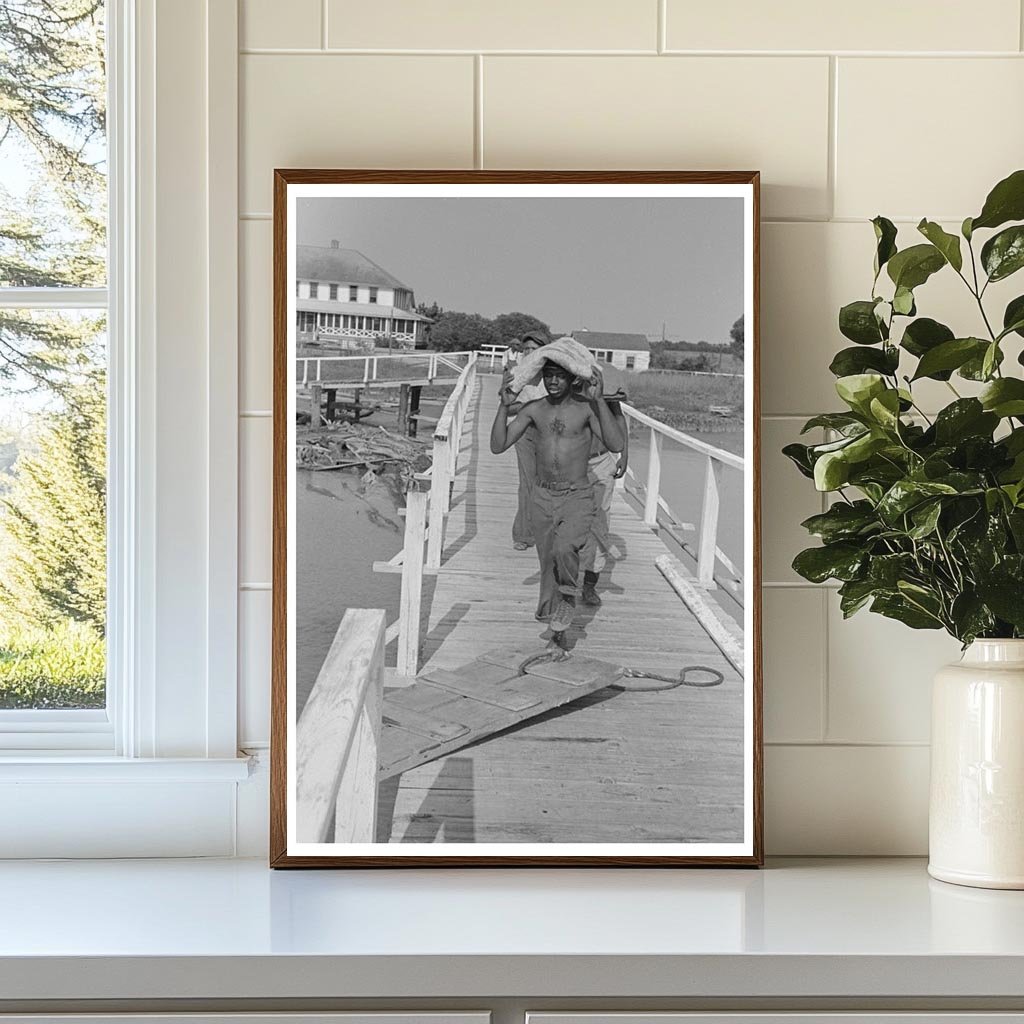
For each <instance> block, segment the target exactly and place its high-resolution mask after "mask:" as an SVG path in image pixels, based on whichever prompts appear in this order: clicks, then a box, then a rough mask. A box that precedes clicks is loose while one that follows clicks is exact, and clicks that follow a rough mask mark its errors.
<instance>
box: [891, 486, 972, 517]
mask: <svg viewBox="0 0 1024 1024" xmlns="http://www.w3.org/2000/svg"><path fill="white" fill-rule="evenodd" d="M956 493H957V489H956V488H955V487H953V486H951V485H950V484H942V483H937V482H935V481H925V480H897V481H896V483H894V484H893V485H892V487H890V488H889V490H888V491H886V492H885V494H884V495H883V497H882V500H881V501H880V502H879V503H878V514H879V515H880V516H881V517H882V519H883V520H885V522H887V523H890V524H892V525H897V524H898V521H899V518H900V516H902V515H905V514H906V513H907V512H909V511H910V510H911V509H912V508H915V507H916V506H918V505H920V504H921V503H922V502H925V501H928V500H929V499H930V498H936V497H939V496H940V495H943V494H956Z"/></svg>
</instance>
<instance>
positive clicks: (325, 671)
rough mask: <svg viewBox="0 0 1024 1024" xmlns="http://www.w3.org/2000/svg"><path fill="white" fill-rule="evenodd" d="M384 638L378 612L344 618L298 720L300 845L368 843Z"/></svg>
mask: <svg viewBox="0 0 1024 1024" xmlns="http://www.w3.org/2000/svg"><path fill="white" fill-rule="evenodd" d="M384 636H385V631H384V611H383V609H380V608H352V609H349V610H348V611H347V612H345V617H344V618H343V619H342V620H341V625H339V626H338V632H337V633H336V634H335V636H334V642H333V643H332V644H331V649H330V651H329V652H328V654H327V658H326V660H325V661H324V663H323V667H322V668H321V669H320V673H319V674H318V675H317V677H316V682H315V683H314V684H313V689H312V691H311V692H310V695H309V699H308V700H307V701H306V705H305V707H304V708H303V709H302V714H301V715H300V716H299V721H298V724H297V727H296V742H295V753H296V772H295V781H296V801H295V807H296V822H295V824H296V836H297V838H298V840H299V842H300V843H329V842H335V843H372V842H373V841H374V833H375V822H376V816H377V745H378V742H379V740H380V725H381V706H382V702H383V698H384V644H385V640H384ZM332 823H333V828H332Z"/></svg>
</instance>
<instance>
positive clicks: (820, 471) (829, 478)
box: [814, 451, 850, 491]
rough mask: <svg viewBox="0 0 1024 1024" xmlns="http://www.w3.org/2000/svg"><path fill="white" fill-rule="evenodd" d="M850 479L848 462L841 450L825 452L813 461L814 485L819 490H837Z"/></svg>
mask: <svg viewBox="0 0 1024 1024" xmlns="http://www.w3.org/2000/svg"><path fill="white" fill-rule="evenodd" d="M849 479H850V463H849V462H848V461H847V460H846V458H845V457H844V455H843V452H842V451H836V452H826V453H825V454H824V455H822V456H821V458H819V459H818V460H817V461H816V462H815V463H814V486H815V487H816V488H817V489H818V490H819V491H835V490H838V489H839V488H840V487H842V486H843V484H845V483H846V481H847V480H849Z"/></svg>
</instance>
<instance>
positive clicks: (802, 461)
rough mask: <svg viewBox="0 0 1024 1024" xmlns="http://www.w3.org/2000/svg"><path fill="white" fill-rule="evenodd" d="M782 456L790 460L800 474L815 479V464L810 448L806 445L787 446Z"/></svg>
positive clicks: (794, 444)
mask: <svg viewBox="0 0 1024 1024" xmlns="http://www.w3.org/2000/svg"><path fill="white" fill-rule="evenodd" d="M782 454H783V455H785V456H786V458H787V459H789V460H790V461H791V462H792V463H793V465H794V466H796V468H797V469H799V470H800V472H801V473H802V474H803V475H804V476H806V477H810V478H811V479H812V480H813V479H814V462H813V460H812V459H811V454H810V448H809V446H808V445H806V444H797V443H795V442H794V443H793V444H787V445H786V447H785V448H783V449H782Z"/></svg>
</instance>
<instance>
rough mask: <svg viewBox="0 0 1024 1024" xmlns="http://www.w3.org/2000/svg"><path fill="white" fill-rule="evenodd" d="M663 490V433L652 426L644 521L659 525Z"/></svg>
mask: <svg viewBox="0 0 1024 1024" xmlns="http://www.w3.org/2000/svg"><path fill="white" fill-rule="evenodd" d="M660 490H661V434H659V433H658V431H656V430H655V429H654V428H653V427H652V428H651V447H650V455H649V456H648V460H647V494H646V495H645V497H644V522H645V523H646V524H647V525H648V526H657V525H658V495H659V493H660Z"/></svg>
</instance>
